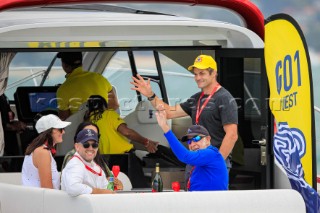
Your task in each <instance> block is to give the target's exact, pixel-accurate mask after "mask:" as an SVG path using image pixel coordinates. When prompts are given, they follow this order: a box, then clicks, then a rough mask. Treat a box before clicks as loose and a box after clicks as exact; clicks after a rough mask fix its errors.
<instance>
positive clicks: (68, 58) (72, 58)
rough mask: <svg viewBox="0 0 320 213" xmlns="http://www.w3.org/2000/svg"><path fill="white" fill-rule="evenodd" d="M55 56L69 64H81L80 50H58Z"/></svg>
mask: <svg viewBox="0 0 320 213" xmlns="http://www.w3.org/2000/svg"><path fill="white" fill-rule="evenodd" d="M57 58H61V60H62V61H63V62H64V63H66V64H69V65H81V64H82V53H81V52H59V53H58V54H57Z"/></svg>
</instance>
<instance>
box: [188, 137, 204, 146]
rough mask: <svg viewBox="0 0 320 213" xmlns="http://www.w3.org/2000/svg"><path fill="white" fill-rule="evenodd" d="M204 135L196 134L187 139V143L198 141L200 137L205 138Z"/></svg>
mask: <svg viewBox="0 0 320 213" xmlns="http://www.w3.org/2000/svg"><path fill="white" fill-rule="evenodd" d="M205 137H207V136H200V135H197V136H194V137H193V138H191V139H189V140H187V143H188V145H190V144H191V143H192V141H194V142H199V141H201V139H202V138H205Z"/></svg>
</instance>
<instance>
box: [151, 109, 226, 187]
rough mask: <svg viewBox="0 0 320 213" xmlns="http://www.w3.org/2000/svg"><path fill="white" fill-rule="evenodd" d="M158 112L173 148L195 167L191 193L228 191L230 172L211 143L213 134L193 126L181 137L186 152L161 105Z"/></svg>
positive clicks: (181, 159)
mask: <svg viewBox="0 0 320 213" xmlns="http://www.w3.org/2000/svg"><path fill="white" fill-rule="evenodd" d="M158 110H159V111H158V112H157V113H156V116H157V120H158V124H159V126H160V127H161V128H162V130H163V131H164V135H165V137H166V138H167V140H168V142H169V144H170V147H171V149H172V151H173V152H174V154H175V155H176V156H177V158H178V159H179V160H180V161H182V162H184V163H186V164H189V165H191V166H192V170H191V174H190V178H189V180H188V183H187V189H188V190H189V191H211V190H227V189H228V170H227V166H226V163H225V160H224V158H223V157H222V155H221V153H220V152H219V150H218V149H217V148H216V147H214V146H212V145H211V144H210V139H211V137H210V134H209V132H208V131H207V129H206V128H204V127H203V126H200V125H192V126H191V127H189V129H188V132H187V134H186V135H185V136H183V137H182V141H187V142H188V146H189V149H190V150H187V149H186V148H185V147H184V146H183V145H182V144H181V143H180V141H179V140H178V139H177V137H176V136H175V135H174V134H173V132H172V131H171V130H170V127H169V125H168V124H167V115H166V111H165V110H164V107H163V106H162V105H160V106H158Z"/></svg>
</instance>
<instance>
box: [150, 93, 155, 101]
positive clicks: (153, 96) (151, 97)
mask: <svg viewBox="0 0 320 213" xmlns="http://www.w3.org/2000/svg"><path fill="white" fill-rule="evenodd" d="M155 97H156V93H153V95H151V96H150V97H148V101H153V99H154V98H155Z"/></svg>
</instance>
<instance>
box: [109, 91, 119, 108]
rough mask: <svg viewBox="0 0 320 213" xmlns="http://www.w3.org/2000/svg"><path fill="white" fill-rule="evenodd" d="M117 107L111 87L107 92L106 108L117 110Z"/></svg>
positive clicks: (115, 96) (117, 103)
mask: <svg viewBox="0 0 320 213" xmlns="http://www.w3.org/2000/svg"><path fill="white" fill-rule="evenodd" d="M118 108H119V102H118V98H117V95H116V93H115V91H114V89H112V90H111V91H110V92H109V93H108V109H113V110H117V109H118Z"/></svg>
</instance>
